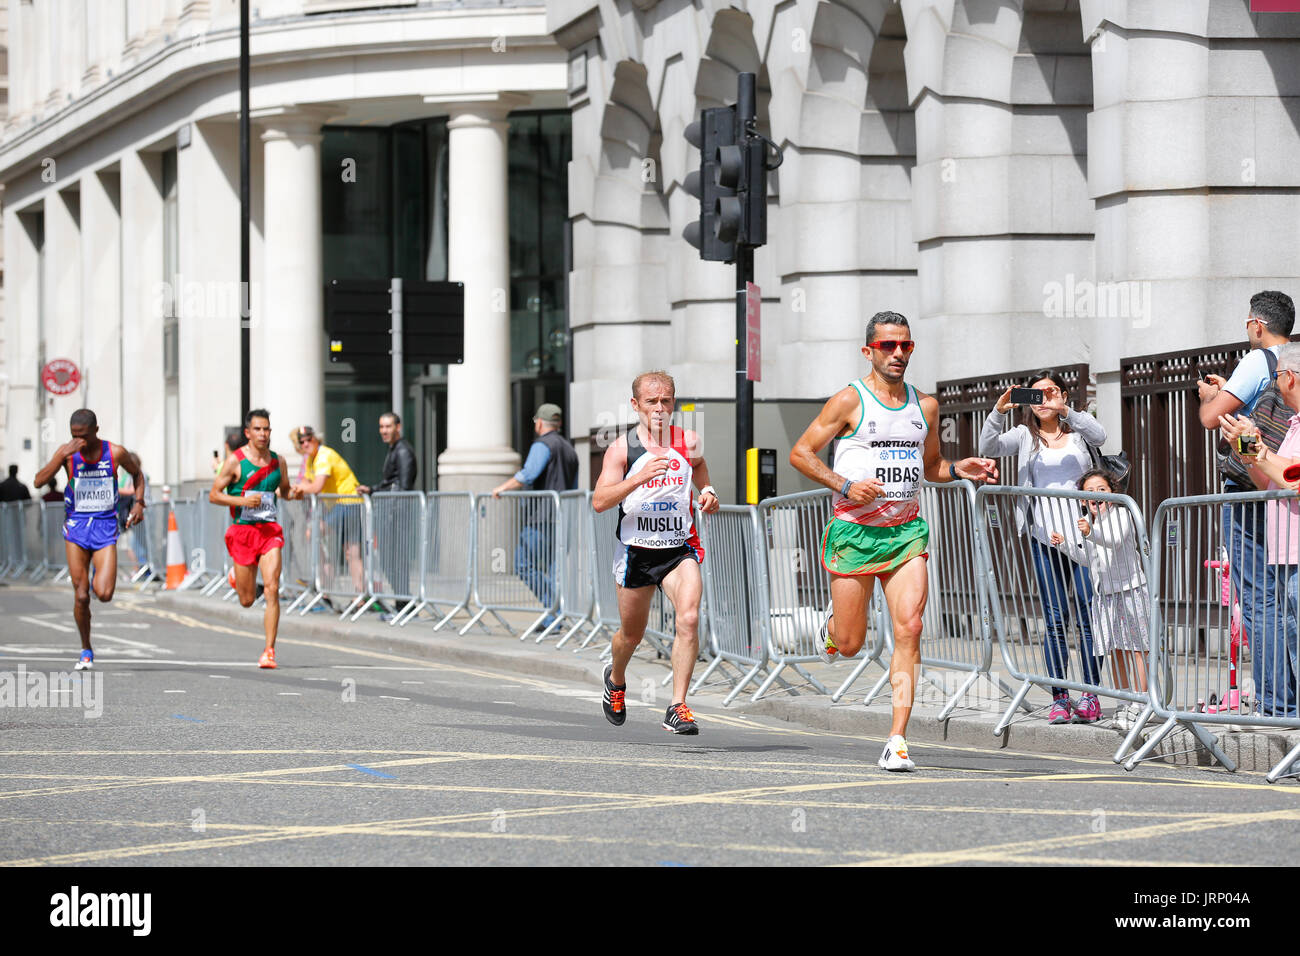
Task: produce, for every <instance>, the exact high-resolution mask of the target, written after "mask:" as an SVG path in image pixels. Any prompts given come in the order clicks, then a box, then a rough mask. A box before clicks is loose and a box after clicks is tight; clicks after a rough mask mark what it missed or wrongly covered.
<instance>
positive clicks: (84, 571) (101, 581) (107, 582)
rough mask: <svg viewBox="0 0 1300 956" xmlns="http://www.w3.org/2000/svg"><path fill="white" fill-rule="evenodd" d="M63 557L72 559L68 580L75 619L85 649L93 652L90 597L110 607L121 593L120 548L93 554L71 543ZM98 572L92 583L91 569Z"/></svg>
mask: <svg viewBox="0 0 1300 956" xmlns="http://www.w3.org/2000/svg"><path fill="white" fill-rule="evenodd" d="M63 553H64V554H65V555H66V556H67V559H68V576H69V577H71V578H72V618H73V620H75V621H76V622H77V631H78V633H79V634H80V635H81V649H82V650H83V651H84V650H88V649H89V648H90V595H91V593H92V591H93V593H94V595H95V597H96V598H98V599H99V600H100V601H102V602H105V603H107V602H108V601H111V600H113V592H114V591H115V590H116V589H117V544H116V542H115V543H113V544H111V545H108V546H106V547H103V548H100V549H99V550H98V551H96V552H94V553H93V554H92V553H91V552H89V551H87V550H86V549H85V548H83V547H81V546H80V545H76V544H73V543H72V542H71V541H65V542H63ZM92 565H93V566H94V568H95V579H94V582H93V583H92V582H91V579H90V568H91V566H92Z"/></svg>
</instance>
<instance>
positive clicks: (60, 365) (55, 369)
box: [41, 359, 81, 395]
mask: <svg viewBox="0 0 1300 956" xmlns="http://www.w3.org/2000/svg"><path fill="white" fill-rule="evenodd" d="M41 384H43V385H44V386H45V390H46V391H47V392H50V393H52V394H54V395H71V394H72V393H73V392H75V391H76V390H77V386H78V385H80V384H81V373H80V372H78V371H77V366H76V365H74V364H73V363H72V362H71V361H69V360H68V359H55V360H54V361H52V362H48V363H46V365H45V368H43V369H41Z"/></svg>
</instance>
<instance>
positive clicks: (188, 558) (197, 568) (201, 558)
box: [172, 496, 225, 591]
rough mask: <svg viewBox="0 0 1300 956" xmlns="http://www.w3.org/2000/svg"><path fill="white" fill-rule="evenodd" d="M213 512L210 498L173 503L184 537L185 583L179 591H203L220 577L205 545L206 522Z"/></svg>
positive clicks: (181, 499) (182, 544)
mask: <svg viewBox="0 0 1300 956" xmlns="http://www.w3.org/2000/svg"><path fill="white" fill-rule="evenodd" d="M211 510H212V505H210V504H209V503H208V499H207V498H206V497H203V498H199V497H197V496H195V497H193V498H177V499H175V500H173V501H172V512H173V513H174V514H175V515H176V529H177V531H178V532H180V536H181V553H182V554H183V555H184V556H185V580H184V581H182V582H181V586H180V587H179V588H177V589H176V590H178V591H184V590H186V589H188V588H192V587H200V588H201V587H202V586H203V585H204V584H206V583H208V579H209V578H210V577H211V576H213V575H215V574H217V569H215V568H210V567H209V566H208V555H207V549H206V548H205V547H204V546H203V542H204V529H203V526H204V521H205V519H206V518H207V516H208V512H210V511H211ZM222 550H223V551H224V550H225V548H224V547H223V548H222Z"/></svg>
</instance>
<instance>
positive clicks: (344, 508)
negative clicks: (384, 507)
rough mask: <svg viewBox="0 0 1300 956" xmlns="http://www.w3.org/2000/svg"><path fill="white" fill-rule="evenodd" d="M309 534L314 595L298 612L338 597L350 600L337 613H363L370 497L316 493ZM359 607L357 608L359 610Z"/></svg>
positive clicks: (369, 558)
mask: <svg viewBox="0 0 1300 956" xmlns="http://www.w3.org/2000/svg"><path fill="white" fill-rule="evenodd" d="M314 497H315V504H314V505H313V507H312V520H311V523H310V529H311V530H310V534H311V536H312V540H313V541H314V544H313V546H312V550H313V558H312V561H313V563H314V565H315V570H316V573H315V579H314V580H315V584H314V590H315V592H316V593H315V595H314V596H313V597H312V599H311V601H310V602H308V603H307V604H306V605H304V607H303V609H302V610H301V611H300V612H299V614H306V613H307V612H308V611H310V610H311V609H312V608H313V607H315V606H316V604H317V603H318V602H320V601H321V600H328V599H329V598H338V599H340V600H347V601H348V602H349V603H348V605H347V607H346V608H345V609H344V610H343V612H342V614H340V615H339V616H340V617H341V618H344V619H346V618H347V617H348V615H349V614H352V613H353V611H357V614H358V615H359V614H360V613H362V612H364V611H365V609H366V608H367V607H368V606H369V602H368V601H367V600H366V599H367V598H368V597H370V595H369V594H368V592H367V582H368V581H370V580H371V579H372V578H373V574H372V573H371V570H370V560H371V550H370V547H369V543H370V527H371V524H370V500H369V499H368V498H366V497H365V496H364V495H355V494H353V495H325V494H320V495H315V496H314ZM358 608H359V609H360V610H358Z"/></svg>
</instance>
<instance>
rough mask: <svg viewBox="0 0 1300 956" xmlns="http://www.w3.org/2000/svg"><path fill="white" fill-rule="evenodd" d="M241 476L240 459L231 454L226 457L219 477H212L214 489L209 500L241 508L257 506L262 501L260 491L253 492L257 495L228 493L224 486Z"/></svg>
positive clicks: (210, 492)
mask: <svg viewBox="0 0 1300 956" xmlns="http://www.w3.org/2000/svg"><path fill="white" fill-rule="evenodd" d="M238 477H239V459H238V458H236V457H235V456H234V455H231V456H230V457H229V458H227V459H226V463H225V464H224V465H222V466H221V470H220V471H219V472H217V477H215V478H213V479H212V490H211V491H209V492H208V501H210V502H212V503H213V504H214V505H225V506H226V507H228V508H240V507H243V506H245V505H247V506H248V507H250V508H255V507H257V506H258V505H259V504H260V503H261V501H262V493H261V492H260V491H255V492H253V495H254V496H255V497H249V496H248V495H228V494H226V493H225V491H223V490H222V489H223V488H228V487H230V483H231V482H232V481H234V480H235V479H236V478H238Z"/></svg>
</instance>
